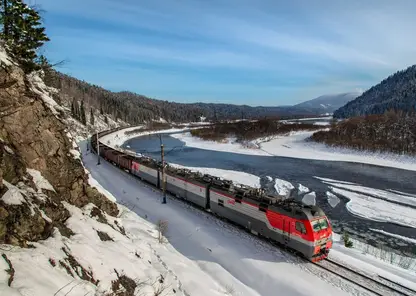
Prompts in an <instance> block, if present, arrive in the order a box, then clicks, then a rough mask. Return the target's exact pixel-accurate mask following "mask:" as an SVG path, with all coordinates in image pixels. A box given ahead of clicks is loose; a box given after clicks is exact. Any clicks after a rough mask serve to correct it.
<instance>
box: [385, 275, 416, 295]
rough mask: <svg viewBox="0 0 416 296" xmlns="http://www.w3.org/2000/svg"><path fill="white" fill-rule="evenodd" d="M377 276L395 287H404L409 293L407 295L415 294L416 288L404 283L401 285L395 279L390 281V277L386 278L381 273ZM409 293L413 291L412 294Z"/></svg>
mask: <svg viewBox="0 0 416 296" xmlns="http://www.w3.org/2000/svg"><path fill="white" fill-rule="evenodd" d="M378 277H379V278H380V279H381V280H383V281H386V282H388V283H390V284H391V285H395V286H397V287H400V288H401V289H404V290H405V291H407V292H409V293H410V294H409V295H416V290H413V289H412V288H409V287H407V286H404V285H402V284H399V283H397V282H395V281H392V280H391V279H388V278H386V277H384V276H381V275H379V276H378ZM411 293H413V294H411Z"/></svg>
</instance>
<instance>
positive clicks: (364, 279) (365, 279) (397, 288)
mask: <svg viewBox="0 0 416 296" xmlns="http://www.w3.org/2000/svg"><path fill="white" fill-rule="evenodd" d="M314 264H315V265H316V266H319V267H320V268H322V269H325V270H327V271H329V272H331V273H333V274H336V275H337V276H339V277H341V278H342V279H344V280H346V281H348V282H350V283H353V284H355V285H357V286H358V287H360V288H362V289H364V290H366V291H368V292H371V293H372V294H374V295H379V296H387V295H400V296H416V293H412V292H414V291H413V290H412V289H410V288H408V287H405V286H403V285H400V284H397V283H395V282H392V281H390V280H388V279H386V278H383V279H385V280H387V281H389V284H386V283H383V282H381V281H379V280H376V279H374V278H372V277H370V276H368V275H365V274H363V273H361V272H358V271H356V270H354V269H351V268H349V267H347V266H345V265H343V264H340V263H338V262H335V261H333V260H330V259H325V260H322V261H319V262H316V263H314Z"/></svg>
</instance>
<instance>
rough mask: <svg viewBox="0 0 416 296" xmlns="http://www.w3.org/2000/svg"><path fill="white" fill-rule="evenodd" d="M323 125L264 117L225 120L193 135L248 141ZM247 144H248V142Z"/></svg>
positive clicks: (211, 138) (195, 130)
mask: <svg viewBox="0 0 416 296" xmlns="http://www.w3.org/2000/svg"><path fill="white" fill-rule="evenodd" d="M318 129H322V126H318V125H314V124H309V123H293V124H284V123H281V122H279V121H278V120H276V119H262V120H258V121H254V122H250V121H241V122H225V123H217V124H215V125H210V126H209V127H203V128H200V129H194V130H191V131H190V133H191V135H192V136H193V137H198V138H201V139H203V140H209V141H217V142H221V141H223V140H224V139H226V138H228V137H235V138H236V139H237V142H239V143H243V144H244V143H247V142H248V141H252V140H254V139H258V138H263V137H269V136H275V135H284V134H287V133H290V132H293V131H299V130H310V131H314V130H318ZM246 145H247V144H246Z"/></svg>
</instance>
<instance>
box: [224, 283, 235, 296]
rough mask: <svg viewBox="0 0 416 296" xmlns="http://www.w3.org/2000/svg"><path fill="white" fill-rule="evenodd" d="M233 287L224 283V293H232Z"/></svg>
mask: <svg viewBox="0 0 416 296" xmlns="http://www.w3.org/2000/svg"><path fill="white" fill-rule="evenodd" d="M234 293H235V289H234V287H233V286H232V285H225V294H226V295H234Z"/></svg>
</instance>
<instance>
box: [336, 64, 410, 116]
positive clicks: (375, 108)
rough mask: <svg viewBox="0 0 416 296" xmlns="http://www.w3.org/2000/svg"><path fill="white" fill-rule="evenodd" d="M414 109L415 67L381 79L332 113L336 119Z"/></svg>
mask: <svg viewBox="0 0 416 296" xmlns="http://www.w3.org/2000/svg"><path fill="white" fill-rule="evenodd" d="M415 107H416V65H412V66H410V67H408V68H406V69H404V70H400V71H397V72H395V73H394V74H392V75H390V76H388V77H387V78H385V79H383V80H382V81H381V82H380V83H378V84H376V85H374V86H372V87H371V88H370V89H368V90H367V91H365V92H364V93H363V94H362V95H361V96H359V97H357V98H356V99H355V100H353V101H351V102H349V103H347V104H346V105H345V106H343V107H341V108H339V109H337V110H336V111H335V112H334V117H336V118H348V117H354V116H363V115H370V114H383V113H385V112H386V111H389V110H396V111H404V112H410V111H413V110H414V109H415Z"/></svg>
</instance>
